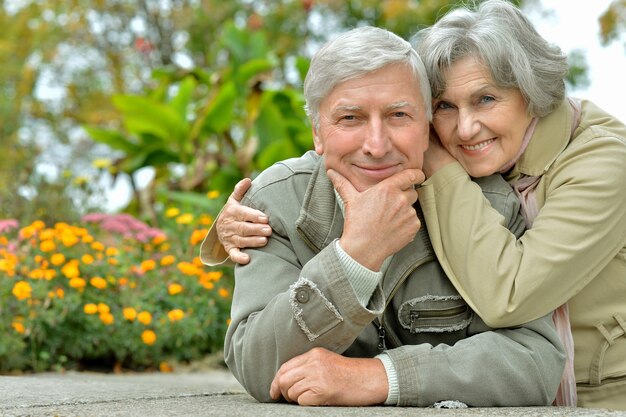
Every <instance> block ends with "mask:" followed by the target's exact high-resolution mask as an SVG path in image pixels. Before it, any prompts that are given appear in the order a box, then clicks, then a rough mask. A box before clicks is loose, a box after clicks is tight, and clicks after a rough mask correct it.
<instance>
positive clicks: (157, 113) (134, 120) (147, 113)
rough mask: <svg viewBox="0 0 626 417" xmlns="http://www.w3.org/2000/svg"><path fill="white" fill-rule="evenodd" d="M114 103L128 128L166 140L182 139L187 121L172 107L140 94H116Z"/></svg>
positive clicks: (138, 133)
mask: <svg viewBox="0 0 626 417" xmlns="http://www.w3.org/2000/svg"><path fill="white" fill-rule="evenodd" d="M113 104H114V105H115V107H116V108H117V109H118V110H120V111H121V112H122V113H123V116H124V123H125V124H126V128H127V129H128V130H129V131H131V132H132V133H135V134H137V135H140V134H142V133H151V134H153V135H155V136H157V137H159V138H160V139H163V140H164V141H171V140H172V139H174V140H176V141H180V140H181V139H182V138H184V136H185V133H186V131H187V129H188V124H187V121H186V120H185V119H184V118H181V117H180V115H179V114H178V113H177V112H176V111H175V110H174V109H173V108H171V107H169V106H167V105H165V104H163V103H159V102H156V101H153V100H150V99H149V98H147V97H140V96H115V97H113Z"/></svg>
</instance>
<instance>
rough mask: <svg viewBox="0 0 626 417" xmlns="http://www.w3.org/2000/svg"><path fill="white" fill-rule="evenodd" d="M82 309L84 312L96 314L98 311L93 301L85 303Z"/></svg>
mask: <svg viewBox="0 0 626 417" xmlns="http://www.w3.org/2000/svg"><path fill="white" fill-rule="evenodd" d="M83 311H84V312H85V314H96V313H97V312H98V306H97V305H95V304H94V303H89V304H85V306H84V307H83Z"/></svg>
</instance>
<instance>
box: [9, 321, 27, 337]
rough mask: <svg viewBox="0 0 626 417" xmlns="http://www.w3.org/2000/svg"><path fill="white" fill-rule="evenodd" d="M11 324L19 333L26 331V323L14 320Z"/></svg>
mask: <svg viewBox="0 0 626 417" xmlns="http://www.w3.org/2000/svg"><path fill="white" fill-rule="evenodd" d="M11 326H12V327H13V330H15V331H16V332H18V333H19V334H23V333H24V332H25V331H26V329H25V328H24V325H23V324H22V323H21V322H19V321H14V322H13V323H11Z"/></svg>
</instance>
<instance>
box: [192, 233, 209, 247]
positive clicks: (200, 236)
mask: <svg viewBox="0 0 626 417" xmlns="http://www.w3.org/2000/svg"><path fill="white" fill-rule="evenodd" d="M207 232H208V230H207V229H197V230H194V231H193V232H192V233H191V237H190V238H189V242H190V243H191V244H192V245H197V244H198V243H201V242H202V241H203V240H204V237H205V236H206V234H207Z"/></svg>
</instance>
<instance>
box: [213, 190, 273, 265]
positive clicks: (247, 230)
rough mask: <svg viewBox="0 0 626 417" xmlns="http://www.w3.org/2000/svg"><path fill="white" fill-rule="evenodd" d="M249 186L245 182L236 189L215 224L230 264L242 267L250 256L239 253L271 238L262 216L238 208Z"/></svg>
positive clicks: (269, 229) (248, 208)
mask: <svg viewBox="0 0 626 417" xmlns="http://www.w3.org/2000/svg"><path fill="white" fill-rule="evenodd" d="M251 183H252V181H251V180H250V179H249V178H244V179H243V180H241V181H239V182H238V183H237V185H235V189H234V190H233V192H232V194H231V195H230V197H228V201H227V202H226V205H225V206H224V209H223V210H222V212H221V213H220V215H219V217H218V218H217V220H216V228H217V236H218V238H219V240H220V242H221V243H222V245H223V246H224V249H225V250H226V252H227V253H228V256H230V259H231V260H232V261H233V262H235V263H238V264H242V265H244V264H247V263H248V262H250V256H249V255H247V254H245V253H243V252H242V251H241V249H244V248H258V247H261V246H265V245H266V244H267V237H268V236H270V235H271V234H272V228H271V227H270V226H269V224H268V223H269V219H268V217H267V216H266V215H265V213H263V212H262V211H259V210H255V209H252V208H250V207H246V206H244V205H241V199H242V198H243V196H244V194H246V191H248V189H249V188H250V184H251Z"/></svg>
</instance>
